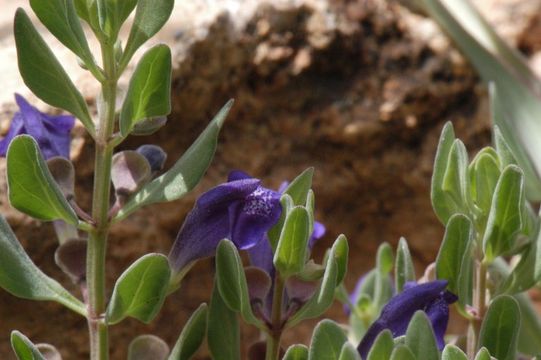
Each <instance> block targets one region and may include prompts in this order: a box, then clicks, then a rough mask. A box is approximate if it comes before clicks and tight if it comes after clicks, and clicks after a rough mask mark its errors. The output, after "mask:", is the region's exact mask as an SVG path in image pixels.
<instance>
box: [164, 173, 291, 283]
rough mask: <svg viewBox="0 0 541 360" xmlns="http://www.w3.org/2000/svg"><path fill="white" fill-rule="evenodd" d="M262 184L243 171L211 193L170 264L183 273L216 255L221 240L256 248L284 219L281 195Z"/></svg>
mask: <svg viewBox="0 0 541 360" xmlns="http://www.w3.org/2000/svg"><path fill="white" fill-rule="evenodd" d="M260 184H261V181H260V180H258V179H254V178H251V177H250V176H248V175H246V174H245V173H243V172H240V171H234V172H232V173H231V174H230V175H229V179H228V182H227V183H224V184H221V185H218V186H216V187H215V188H213V189H211V190H209V191H207V192H206V193H204V194H203V195H201V197H200V198H199V199H198V200H197V202H196V203H195V206H194V208H193V209H192V211H191V212H190V213H189V214H188V216H187V217H186V220H185V221H184V224H183V225H182V227H181V229H180V231H179V233H178V235H177V238H176V240H175V243H174V244H173V248H172V249H171V252H170V254H169V262H170V264H171V267H172V268H173V271H174V272H177V273H178V272H179V271H180V270H182V269H183V268H184V267H186V266H187V265H188V264H190V263H191V262H193V261H195V260H197V259H200V258H203V257H207V256H211V255H213V254H214V252H215V250H216V247H217V245H218V243H219V242H220V240H222V239H224V238H227V239H230V240H231V241H233V243H235V245H236V246H237V248H239V249H241V250H246V249H249V248H251V247H254V246H256V245H257V244H258V243H260V242H261V240H263V239H264V238H265V234H266V233H267V231H269V230H270V228H271V227H272V226H273V225H274V224H276V222H277V221H278V220H279V218H280V214H281V212H282V207H281V205H280V193H278V192H276V191H273V190H269V189H267V188H264V187H262V186H261V185H260Z"/></svg>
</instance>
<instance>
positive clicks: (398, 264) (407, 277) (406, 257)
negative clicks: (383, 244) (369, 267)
mask: <svg viewBox="0 0 541 360" xmlns="http://www.w3.org/2000/svg"><path fill="white" fill-rule="evenodd" d="M394 271H395V276H394V277H395V288H396V291H397V292H398V293H400V292H402V290H403V289H404V284H405V283H407V282H408V281H415V267H414V266H413V260H412V258H411V253H410V249H409V247H408V242H407V241H406V239H405V238H403V237H402V238H400V240H399V241H398V248H397V249H396V259H395V265H394Z"/></svg>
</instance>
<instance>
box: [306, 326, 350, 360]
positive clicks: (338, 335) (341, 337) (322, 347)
mask: <svg viewBox="0 0 541 360" xmlns="http://www.w3.org/2000/svg"><path fill="white" fill-rule="evenodd" d="M345 342H347V337H346V334H345V333H344V331H343V330H342V328H341V327H340V326H338V325H337V324H336V323H335V322H334V321H331V320H328V319H325V320H322V321H320V322H319V323H318V324H317V325H316V328H315V330H314V334H313V335H312V341H311V343H310V352H309V354H308V359H309V360H336V359H338V358H339V357H340V353H341V352H342V346H343V345H344V343H345Z"/></svg>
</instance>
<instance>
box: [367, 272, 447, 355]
mask: <svg viewBox="0 0 541 360" xmlns="http://www.w3.org/2000/svg"><path fill="white" fill-rule="evenodd" d="M446 287H447V281H446V280H436V281H431V282H428V283H424V284H416V283H408V284H407V286H405V287H404V291H402V292H401V293H400V294H398V295H395V296H394V297H392V298H391V300H389V302H388V303H387V304H386V305H385V306H384V307H383V309H382V310H381V314H380V316H379V318H378V319H377V320H376V321H375V322H374V323H372V325H371V326H370V327H369V328H368V331H367V332H366V334H365V335H364V337H363V339H362V340H361V342H360V344H359V346H358V347H357V350H358V351H359V354H361V357H362V358H363V359H365V358H366V356H367V355H368V352H369V351H370V348H371V347H372V344H373V343H374V340H376V337H377V336H378V334H379V333H380V332H381V331H383V330H385V329H389V330H390V331H391V333H392V334H393V337H397V336H401V335H404V334H405V333H406V330H407V328H408V325H409V322H410V320H411V318H412V317H413V315H414V314H415V312H416V311H418V310H423V311H424V312H425V313H426V314H427V316H428V318H429V319H430V322H431V323H432V328H433V329H434V334H435V336H436V341H437V343H438V347H439V348H440V350H441V349H443V347H444V346H445V343H444V341H443V336H444V335H445V330H446V329H447V322H448V321H449V305H450V304H452V303H454V302H455V301H456V300H457V299H458V298H457V296H456V295H454V294H452V293H451V292H449V291H446V290H445V288H446Z"/></svg>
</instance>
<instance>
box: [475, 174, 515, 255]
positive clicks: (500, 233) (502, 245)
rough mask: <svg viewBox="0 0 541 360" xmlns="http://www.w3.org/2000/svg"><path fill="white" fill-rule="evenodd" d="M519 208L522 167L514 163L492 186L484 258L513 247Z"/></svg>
mask: <svg viewBox="0 0 541 360" xmlns="http://www.w3.org/2000/svg"><path fill="white" fill-rule="evenodd" d="M523 208H524V182H523V176H522V170H520V168H519V167H518V166H516V165H508V166H507V167H506V168H505V169H504V170H503V172H502V175H501V176H500V179H499V180H498V184H497V185H496V190H495V191H494V195H493V199H492V205H491V207H490V213H489V215H488V220H487V226H486V229H485V235H484V237H483V250H484V252H485V256H486V257H487V259H488V260H493V259H494V258H496V257H497V256H499V255H502V254H504V253H505V252H507V251H509V250H510V249H512V248H513V244H514V240H515V237H516V235H517V234H518V233H519V232H520V230H521V229H522V224H523V221H522V210H523Z"/></svg>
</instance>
